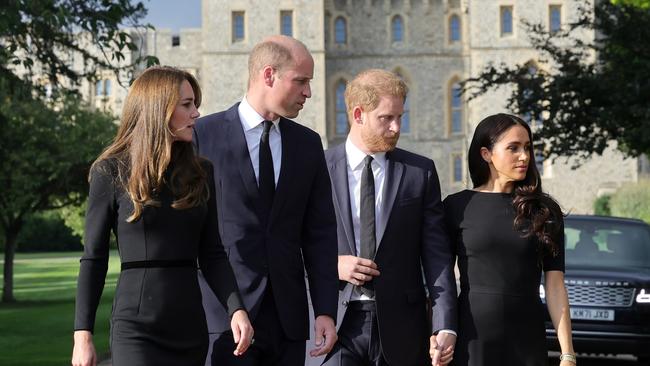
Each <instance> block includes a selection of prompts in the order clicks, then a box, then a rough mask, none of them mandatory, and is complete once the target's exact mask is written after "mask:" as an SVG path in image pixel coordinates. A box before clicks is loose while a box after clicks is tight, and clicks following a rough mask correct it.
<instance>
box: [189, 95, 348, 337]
mask: <svg viewBox="0 0 650 366" xmlns="http://www.w3.org/2000/svg"><path fill="white" fill-rule="evenodd" d="M238 105H239V104H235V105H234V106H232V107H231V108H230V109H228V110H227V111H223V112H219V113H215V114H211V115H208V116H206V117H203V118H201V119H199V120H198V121H197V123H196V125H195V127H194V143H195V146H196V148H197V150H198V153H199V155H201V156H203V157H205V158H207V159H209V160H211V161H212V163H213V165H214V181H215V186H216V196H217V213H218V221H219V231H220V234H221V240H222V242H223V246H224V248H225V249H226V252H227V253H228V258H229V260H230V263H231V265H232V268H233V270H234V272H235V276H236V278H237V283H238V285H239V289H240V292H241V295H242V298H243V300H244V304H245V306H246V309H248V311H249V313H250V316H251V319H254V318H255V316H256V315H257V312H258V310H259V306H260V303H261V302H262V298H263V295H264V292H265V290H266V288H267V286H269V284H270V285H271V288H272V292H273V298H274V300H275V303H276V306H277V310H278V316H279V318H280V322H281V323H282V327H283V329H284V331H285V334H286V335H287V337H289V338H290V339H294V340H304V339H307V338H308V337H309V319H308V303H307V291H306V284H305V269H306V272H307V277H308V279H309V288H310V295H311V300H312V303H313V307H314V313H315V315H316V316H318V315H329V316H331V317H332V318H333V319H336V309H337V305H336V299H337V288H338V275H337V253H336V219H335V218H334V208H333V205H332V199H331V197H332V196H331V195H332V192H331V186H330V179H329V175H328V172H327V167H326V166H325V159H324V155H323V147H322V144H321V140H320V136H318V134H317V133H315V132H314V131H312V130H310V129H308V128H306V127H304V126H301V125H299V124H297V123H295V122H293V121H290V120H288V119H285V118H281V119H280V133H281V136H282V165H281V171H280V177H279V179H278V183H277V186H276V192H275V196H274V202H273V207H272V209H271V214H270V217H269V218H268V220H267V219H266V218H265V217H264V216H265V215H263V214H262V211H261V210H262V206H261V202H260V200H259V191H258V186H257V180H256V178H255V173H254V171H253V165H252V163H251V160H250V156H249V153H248V147H247V145H246V138H245V136H244V130H243V128H242V126H241V122H240V120H239V114H238V109H237V108H238ZM202 284H204V283H203V282H202ZM202 289H204V290H205V291H203V297H204V306H205V309H206V316H207V319H208V327H209V329H210V332H211V333H221V332H223V331H225V330H228V329H230V318H229V317H228V316H227V314H226V312H225V311H224V309H223V307H222V306H221V305H220V304H219V303H218V301H217V299H216V298H215V297H214V295H213V294H212V293H211V292H210V291H207V290H208V288H207V287H206V286H202Z"/></svg>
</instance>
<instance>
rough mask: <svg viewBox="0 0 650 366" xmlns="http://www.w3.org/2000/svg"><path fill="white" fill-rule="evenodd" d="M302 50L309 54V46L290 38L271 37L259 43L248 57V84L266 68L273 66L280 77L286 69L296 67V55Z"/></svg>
mask: <svg viewBox="0 0 650 366" xmlns="http://www.w3.org/2000/svg"><path fill="white" fill-rule="evenodd" d="M299 49H302V50H304V51H305V52H306V53H309V51H308V50H307V46H305V44H304V43H302V42H300V41H299V40H297V39H295V38H292V37H289V36H281V35H278V36H271V37H268V38H267V39H265V40H263V41H262V42H260V43H258V44H256V45H255V47H253V49H252V50H251V53H250V55H249V56H248V84H249V86H250V83H251V81H253V80H255V77H256V76H257V74H258V73H259V72H260V70H262V69H263V68H264V67H265V66H271V67H272V68H273V69H274V70H275V71H277V72H278V73H279V74H280V75H282V72H283V71H284V69H285V68H287V67H290V66H293V65H295V63H296V60H295V58H294V53H295V52H296V50H299Z"/></svg>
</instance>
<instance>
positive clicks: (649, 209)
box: [610, 179, 650, 223]
mask: <svg viewBox="0 0 650 366" xmlns="http://www.w3.org/2000/svg"><path fill="white" fill-rule="evenodd" d="M610 208H611V212H612V215H614V216H622V217H632V218H636V219H641V220H643V221H645V222H648V223H650V179H644V180H639V181H638V182H637V183H629V184H626V185H623V186H622V187H621V188H620V189H619V190H618V191H617V192H616V194H614V195H613V196H612V199H611V201H610Z"/></svg>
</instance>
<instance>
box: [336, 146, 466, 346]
mask: <svg viewBox="0 0 650 366" xmlns="http://www.w3.org/2000/svg"><path fill="white" fill-rule="evenodd" d="M345 155H346V158H347V162H348V188H349V189H348V191H349V192H350V210H351V211H352V226H353V227H354V246H355V249H356V253H355V254H356V255H357V256H359V253H360V252H361V240H360V239H359V238H360V232H359V226H360V221H361V219H360V216H361V215H360V212H361V210H360V201H361V198H360V197H361V182H360V181H361V173H362V171H363V159H365V158H366V153H364V152H363V151H361V150H359V148H358V147H356V146H355V145H354V144H353V143H352V141H350V139H349V138H348V139H347V140H346V141H345ZM371 156H372V157H373V160H372V163H371V165H372V174H373V175H374V176H375V223H378V222H381V221H380V219H381V217H382V215H384V214H388V213H386V212H383V210H382V205H383V201H384V187H385V184H384V183H385V182H386V169H387V163H388V161H387V160H386V153H385V152H380V153H375V154H371ZM375 230H376V231H375V235H376V238H377V244H376V245H377V246H376V248H377V249H379V243H380V238H379V225H375ZM357 300H361V301H374V297H369V296H366V295H365V294H363V293H362V292H361V290H359V287H355V288H354V290H353V291H352V296H350V301H357ZM439 332H440V333H450V334H453V335H456V332H454V331H453V330H449V329H441V330H440V331H439Z"/></svg>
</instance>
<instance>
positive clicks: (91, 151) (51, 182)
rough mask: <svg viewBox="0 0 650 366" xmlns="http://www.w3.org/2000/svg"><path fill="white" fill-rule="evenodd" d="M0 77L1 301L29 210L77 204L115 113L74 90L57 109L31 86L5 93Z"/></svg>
mask: <svg viewBox="0 0 650 366" xmlns="http://www.w3.org/2000/svg"><path fill="white" fill-rule="evenodd" d="M7 84H8V83H6V82H4V81H2V82H0V141H2V148H0V186H1V187H2V190H0V225H1V226H2V231H3V232H4V240H5V262H4V287H3V292H2V301H3V302H11V301H14V296H13V259H14V254H15V251H16V239H17V237H18V234H19V233H20V230H21V228H22V227H23V224H24V222H25V219H26V218H27V217H28V216H29V215H30V214H32V213H34V212H39V211H43V210H48V209H54V208H59V207H64V206H67V205H71V204H79V203H81V202H82V201H83V199H84V198H85V195H86V194H87V189H88V184H87V181H88V171H89V167H90V164H91V163H92V161H93V160H94V159H95V158H96V157H97V155H98V154H99V153H100V152H101V149H102V148H103V146H105V145H106V144H107V143H108V142H110V139H111V138H112V137H113V136H114V135H115V130H116V125H115V123H114V117H113V116H111V115H108V114H105V113H103V112H99V111H93V110H91V109H90V108H88V107H87V106H84V105H83V104H81V103H80V102H79V99H78V98H76V97H73V96H68V97H65V98H62V99H61V100H60V101H59V105H58V106H57V108H56V109H54V108H53V107H52V106H49V105H47V104H46V103H45V102H43V101H42V100H40V99H38V98H34V97H32V94H31V89H29V88H25V90H24V91H23V93H21V94H17V93H15V90H14V91H13V92H12V93H7V89H6V85H7Z"/></svg>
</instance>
